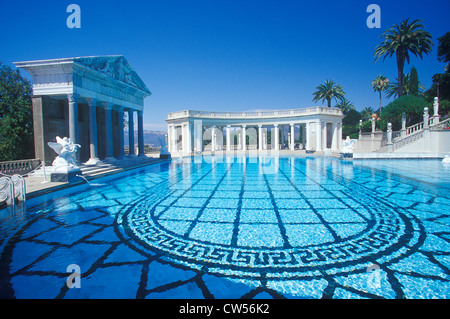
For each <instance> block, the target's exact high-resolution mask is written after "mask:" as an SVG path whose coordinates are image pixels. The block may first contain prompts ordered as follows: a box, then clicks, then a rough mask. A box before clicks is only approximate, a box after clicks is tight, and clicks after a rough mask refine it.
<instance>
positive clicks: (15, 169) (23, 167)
mask: <svg viewBox="0 0 450 319" xmlns="http://www.w3.org/2000/svg"><path fill="white" fill-rule="evenodd" d="M40 164H41V160H39V159H27V160H19V161H7V162H0V172H1V173H2V174H4V175H14V174H20V175H24V174H27V173H29V172H31V171H33V170H35V169H36V168H38V167H39V165H40Z"/></svg>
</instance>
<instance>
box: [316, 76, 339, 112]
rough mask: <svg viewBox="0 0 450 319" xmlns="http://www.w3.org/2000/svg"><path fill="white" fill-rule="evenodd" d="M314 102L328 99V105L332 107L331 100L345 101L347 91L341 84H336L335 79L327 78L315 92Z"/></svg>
mask: <svg viewBox="0 0 450 319" xmlns="http://www.w3.org/2000/svg"><path fill="white" fill-rule="evenodd" d="M313 95H314V98H313V102H317V101H319V100H322V102H324V101H325V100H326V101H327V104H328V107H331V100H335V101H341V102H342V101H343V99H344V96H345V92H344V90H343V88H342V86H340V85H339V84H336V83H335V82H334V81H333V80H326V81H325V83H324V84H320V85H319V86H318V87H317V88H316V91H315V92H314V93H313Z"/></svg>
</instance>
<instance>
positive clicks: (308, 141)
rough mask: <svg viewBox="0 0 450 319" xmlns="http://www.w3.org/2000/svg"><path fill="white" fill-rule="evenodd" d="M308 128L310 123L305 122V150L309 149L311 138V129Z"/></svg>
mask: <svg viewBox="0 0 450 319" xmlns="http://www.w3.org/2000/svg"><path fill="white" fill-rule="evenodd" d="M309 126H310V123H309V122H306V125H305V132H306V146H305V149H307V150H310V148H311V144H310V141H311V137H310V134H311V128H310V127H309Z"/></svg>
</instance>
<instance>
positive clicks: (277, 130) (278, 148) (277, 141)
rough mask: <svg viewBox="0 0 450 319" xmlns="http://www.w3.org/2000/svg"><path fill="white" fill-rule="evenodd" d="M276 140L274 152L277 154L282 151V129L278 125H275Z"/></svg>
mask: <svg viewBox="0 0 450 319" xmlns="http://www.w3.org/2000/svg"><path fill="white" fill-rule="evenodd" d="M274 133H275V134H274V139H275V143H274V150H275V151H276V152H278V151H279V150H280V146H279V143H280V129H279V128H278V124H274Z"/></svg>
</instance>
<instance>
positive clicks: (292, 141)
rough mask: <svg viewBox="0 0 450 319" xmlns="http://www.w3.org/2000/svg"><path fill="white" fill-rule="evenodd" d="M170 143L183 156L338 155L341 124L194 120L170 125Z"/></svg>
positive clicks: (315, 121) (317, 120)
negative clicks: (205, 153)
mask: <svg viewBox="0 0 450 319" xmlns="http://www.w3.org/2000/svg"><path fill="white" fill-rule="evenodd" d="M297 128H298V129H297ZM286 131H287V134H286ZM280 137H281V143H280ZM296 137H297V139H296ZM168 140H169V141H168V148H169V152H171V153H172V154H174V155H176V154H177V153H178V154H181V155H184V156H189V155H191V154H193V153H196V152H203V151H235V150H241V151H247V150H258V151H263V150H275V151H278V150H281V149H289V150H291V151H295V150H296V149H303V150H308V151H316V152H321V151H325V150H327V149H329V150H331V151H339V150H340V148H341V146H342V122H341V121H340V120H338V121H336V120H326V119H323V120H322V119H316V120H310V121H300V122H291V123H285V122H274V123H260V124H252V123H247V124H223V123H221V124H214V121H207V120H206V121H205V120H193V121H185V122H181V123H171V124H169V128H168ZM296 141H298V143H296ZM205 144H206V145H205Z"/></svg>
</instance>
